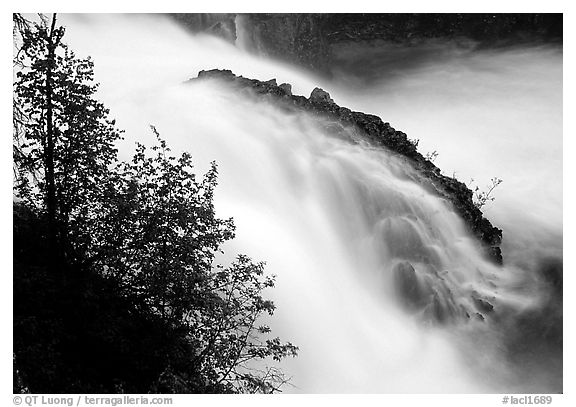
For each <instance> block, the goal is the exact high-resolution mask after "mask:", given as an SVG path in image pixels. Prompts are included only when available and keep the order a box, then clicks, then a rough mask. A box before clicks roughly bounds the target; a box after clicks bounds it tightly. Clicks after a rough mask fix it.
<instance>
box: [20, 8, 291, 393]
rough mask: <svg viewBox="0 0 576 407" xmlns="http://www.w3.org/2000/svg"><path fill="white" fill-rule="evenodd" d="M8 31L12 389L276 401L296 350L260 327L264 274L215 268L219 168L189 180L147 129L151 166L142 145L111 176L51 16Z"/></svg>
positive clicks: (106, 136) (181, 162) (89, 71)
mask: <svg viewBox="0 0 576 407" xmlns="http://www.w3.org/2000/svg"><path fill="white" fill-rule="evenodd" d="M14 23H15V33H16V34H18V35H15V37H18V38H17V41H18V42H19V44H18V47H17V48H18V49H17V51H16V52H15V63H14V66H15V70H16V79H15V82H14V112H15V115H14V168H15V172H14V175H15V177H14V190H15V200H16V201H17V202H16V204H15V208H14V219H15V221H14V239H15V245H14V246H15V256H14V258H15V261H14V275H15V316H14V326H15V350H14V369H15V375H16V376H15V377H17V379H18V383H19V384H18V386H16V387H15V389H16V390H17V391H20V390H22V389H24V388H28V386H30V389H32V391H34V390H35V389H36V391H38V390H40V391H42V392H52V391H80V392H86V391H88V392H102V391H105V392H111V391H123V390H122V389H130V390H132V391H134V390H139V391H157V392H265V393H269V392H276V391H279V390H280V386H281V385H283V384H284V383H286V381H287V378H286V377H285V376H284V374H283V373H282V371H281V370H280V369H278V367H277V366H275V362H278V361H280V360H281V359H283V358H285V357H287V356H295V355H296V352H297V347H295V346H294V345H292V344H290V343H283V342H281V341H280V339H279V338H273V337H270V336H269V335H270V333H271V332H270V328H269V327H268V326H266V325H263V324H262V323H261V322H260V320H261V317H262V316H264V315H265V314H268V315H272V314H273V313H274V304H273V303H272V302H271V301H269V300H266V299H264V298H263V291H264V290H265V289H267V288H270V287H272V286H273V285H274V278H273V277H266V276H264V272H263V271H264V266H263V264H262V263H254V262H252V261H251V260H250V259H249V258H248V257H246V256H238V258H237V260H236V261H235V262H233V263H232V264H231V265H229V266H227V267H225V266H222V265H219V264H216V262H215V260H216V255H217V254H218V252H220V251H221V246H222V244H223V243H224V242H225V241H227V240H229V239H232V238H233V237H234V224H233V221H232V219H225V220H222V219H219V218H217V216H216V214H215V210H214V203H213V199H214V188H215V187H216V184H217V168H216V164H215V163H212V166H211V168H210V170H209V171H208V172H207V174H205V175H204V177H202V179H200V180H198V179H197V178H196V176H195V174H194V172H193V171H192V170H193V167H192V160H191V156H190V154H188V153H184V154H182V155H181V156H180V157H179V158H176V157H173V156H171V155H170V150H169V148H168V147H167V145H166V143H165V142H164V141H163V140H161V139H160V137H159V135H158V133H157V132H156V129H155V128H152V129H153V131H154V133H155V134H156V137H157V140H158V145H155V146H153V147H152V151H153V153H154V154H153V155H152V156H150V155H149V154H148V150H147V149H146V147H145V146H143V145H140V144H139V145H138V146H137V149H136V154H135V156H134V158H133V160H132V161H131V162H128V163H119V162H118V159H117V150H116V148H115V142H116V141H118V140H119V139H120V137H121V133H120V132H119V131H118V130H117V129H116V128H115V124H114V121H113V120H110V119H109V118H108V113H109V112H108V109H106V108H105V107H104V105H103V104H102V103H100V102H98V101H97V100H96V99H95V98H94V95H95V92H96V89H97V84H95V83H94V81H93V63H92V61H91V60H90V59H89V58H88V59H78V58H76V57H75V55H74V53H73V52H71V51H70V50H69V49H68V47H67V46H66V45H65V44H64V43H63V42H62V37H63V35H64V28H63V27H60V26H57V24H56V15H55V14H54V15H53V16H52V18H51V19H50V20H49V19H47V18H45V17H43V16H41V21H40V22H39V23H33V22H30V21H27V20H26V19H24V18H23V17H22V16H20V15H14ZM15 39H16V38H15ZM20 41H21V42H20ZM31 253H36V254H38V256H31ZM56 268H58V269H59V270H60V273H54V270H55V269H56ZM62 277H63V278H62ZM31 293H41V295H39V296H32V294H31ZM39 333H40V334H39ZM43 335H44V336H43ZM140 339H142V340H145V343H146V344H150V348H145V347H144V345H142V344H140V343H139V341H140ZM86 343H87V344H90V349H86V348H85V345H84V344H86ZM143 354H145V355H146V354H149V355H150V356H149V358H148V359H146V356H144V360H142V359H143V357H142V355H143ZM118 358H122V359H123V360H124V362H125V363H123V364H118V363H117V362H115V361H116V360H117V359H118ZM268 359H272V361H273V363H272V366H269V363H268V362H267V360H268ZM112 365H113V366H114V368H113V369H112V368H111V366H112ZM126 366H130V368H127V367H126Z"/></svg>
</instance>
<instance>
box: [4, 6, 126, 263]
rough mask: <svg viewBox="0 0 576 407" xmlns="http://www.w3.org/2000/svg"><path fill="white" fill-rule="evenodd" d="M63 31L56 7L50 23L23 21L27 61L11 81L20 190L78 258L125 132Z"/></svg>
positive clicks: (61, 247)
mask: <svg viewBox="0 0 576 407" xmlns="http://www.w3.org/2000/svg"><path fill="white" fill-rule="evenodd" d="M63 35H64V27H60V26H57V25H56V14H54V15H53V17H52V19H51V22H50V23H49V24H48V20H47V19H42V22H40V23H31V24H26V25H23V26H22V31H21V36H22V45H21V48H20V51H19V52H20V55H19V57H18V58H19V60H20V61H21V62H22V64H23V66H22V68H21V69H20V70H18V72H17V74H16V76H17V79H16V82H15V86H14V95H15V96H14V97H15V102H14V103H15V105H16V106H18V110H19V111H20V112H21V120H20V122H19V123H18V131H17V132H15V136H16V137H17V138H18V148H17V151H18V154H15V156H14V160H15V163H16V166H17V167H18V169H19V171H18V172H17V173H16V180H15V189H16V192H17V194H18V196H19V198H21V199H24V200H26V201H27V202H29V203H30V204H32V205H33V206H35V207H36V208H38V209H40V210H42V211H43V212H45V214H46V217H47V222H48V235H49V239H48V241H49V242H51V243H52V244H54V249H56V250H57V251H58V252H59V254H61V255H66V256H68V257H69V258H70V259H74V260H77V253H78V252H81V251H82V250H84V249H85V248H86V247H87V246H89V245H90V236H89V234H87V233H86V231H87V230H88V229H89V228H88V227H87V223H88V222H90V221H91V219H92V217H93V214H94V213H97V211H98V210H99V209H98V207H99V204H98V202H99V201H100V196H101V195H102V188H103V187H104V186H105V185H106V184H107V178H108V175H109V171H108V167H109V166H110V165H111V164H112V163H113V162H115V161H116V149H115V147H114V142H115V141H117V140H118V139H119V138H120V132H119V131H118V130H116V129H115V127H114V121H113V120H110V119H108V109H106V108H105V107H104V105H103V104H102V103H100V102H98V101H97V100H96V99H95V98H94V93H95V92H96V89H97V85H96V84H95V83H94V82H93V63H92V61H91V60H90V59H89V58H88V59H78V58H76V57H75V55H74V53H73V52H72V51H70V50H69V49H68V47H67V46H66V45H65V44H63V43H62V37H63ZM72 248H74V249H76V250H72Z"/></svg>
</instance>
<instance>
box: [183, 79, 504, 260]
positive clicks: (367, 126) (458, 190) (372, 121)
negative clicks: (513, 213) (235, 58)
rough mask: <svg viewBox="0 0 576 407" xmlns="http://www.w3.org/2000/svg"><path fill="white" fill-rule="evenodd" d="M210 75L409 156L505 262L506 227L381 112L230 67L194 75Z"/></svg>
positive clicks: (492, 256)
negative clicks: (249, 75) (353, 106)
mask: <svg viewBox="0 0 576 407" xmlns="http://www.w3.org/2000/svg"><path fill="white" fill-rule="evenodd" d="M207 78H213V79H217V80H220V81H224V82H227V83H229V84H231V85H233V86H235V87H238V88H248V89H251V91H253V92H254V93H256V94H259V95H269V97H272V98H274V99H276V101H277V102H278V103H281V104H284V105H285V106H289V107H291V108H295V109H298V110H302V111H306V112H309V113H312V114H315V115H318V116H325V117H327V118H329V119H332V120H336V121H339V122H340V123H342V124H343V125H350V126H353V127H355V128H356V129H357V130H359V133H360V134H363V136H364V137H365V139H366V140H368V141H370V142H371V143H373V144H374V145H376V146H380V147H384V148H386V149H388V150H390V151H392V152H394V153H396V154H398V155H400V156H403V157H405V159H406V160H407V161H409V162H410V164H411V165H412V166H413V167H414V168H415V169H416V170H417V171H418V173H419V174H420V175H421V176H422V180H423V182H425V184H426V185H427V186H428V187H429V189H430V190H431V191H432V192H434V193H436V194H437V195H439V196H440V197H442V198H444V199H446V200H447V201H449V202H450V203H451V204H452V205H453V207H454V209H455V211H456V212H457V213H458V214H459V215H460V216H461V217H462V219H463V220H464V221H465V222H466V224H467V225H468V227H469V229H470V231H471V232H472V234H473V235H475V236H476V237H477V238H478V240H479V241H480V242H481V244H482V245H483V247H484V248H485V251H486V255H487V257H488V258H490V259H492V260H493V261H494V262H495V263H497V264H502V253H501V250H500V244H501V242H502V230H500V229H498V228H496V227H494V226H492V224H491V223H490V221H489V220H488V219H486V218H484V216H483V215H482V212H481V211H480V209H478V208H477V207H476V206H475V205H474V203H473V201H472V197H473V192H472V191H471V190H470V189H468V187H467V186H466V185H465V184H464V183H462V182H460V181H458V180H457V179H455V178H452V177H447V176H445V175H443V174H441V172H440V169H439V168H438V167H436V166H435V165H434V164H433V163H432V162H431V161H429V160H427V159H426V158H425V157H424V156H422V154H420V153H419V152H418V151H417V149H416V146H415V144H414V143H413V142H411V141H410V140H409V139H408V137H407V136H406V134H405V133H403V132H401V131H398V130H395V129H394V128H392V127H391V126H390V124H389V123H385V122H383V121H382V120H381V119H380V118H379V117H377V116H374V115H370V114H365V113H361V112H354V111H352V110H350V109H348V108H345V107H340V106H338V105H337V104H336V103H335V102H334V101H333V100H332V98H331V97H330V95H329V94H328V92H326V91H324V90H322V89H319V88H316V89H314V91H313V92H312V94H311V95H310V98H306V97H304V96H296V95H292V92H291V87H290V86H289V85H287V84H282V85H280V86H277V85H276V81H275V80H270V81H267V82H261V81H259V80H256V79H248V78H244V77H242V76H236V75H234V74H233V73H232V72H231V71H229V70H218V69H214V70H210V71H200V72H199V73H198V78H194V79H191V81H194V80H202V79H207Z"/></svg>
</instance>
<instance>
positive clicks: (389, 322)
mask: <svg viewBox="0 0 576 407" xmlns="http://www.w3.org/2000/svg"><path fill="white" fill-rule="evenodd" d="M61 18H62V21H63V22H64V24H65V25H66V26H67V27H68V31H67V34H66V37H65V39H66V41H67V42H68V43H69V44H70V45H71V47H72V48H73V49H74V50H75V51H76V52H77V53H78V54H79V55H81V56H84V55H91V56H92V57H93V58H94V61H95V73H96V79H97V80H98V81H99V82H100V83H101V86H100V89H99V96H100V98H101V99H102V100H103V101H104V103H105V104H106V105H107V106H108V107H110V109H111V115H112V116H113V117H114V118H116V119H117V124H118V126H119V127H120V128H123V129H125V130H126V133H125V136H126V140H125V141H124V142H123V144H122V146H121V149H120V155H121V157H122V158H124V159H127V158H129V157H130V156H131V154H132V152H133V146H134V142H135V141H140V142H143V143H151V142H152V141H153V135H152V134H151V133H150V132H149V130H148V125H149V124H154V125H155V126H156V127H157V129H158V130H159V132H160V133H161V135H162V137H163V138H165V139H166V140H167V142H168V144H169V145H170V146H171V147H172V149H173V150H174V151H175V152H179V151H189V152H190V153H191V154H192V155H193V157H194V162H195V163H196V168H197V170H198V172H205V171H206V170H207V168H208V165H209V163H210V162H211V161H212V160H215V161H216V162H217V163H218V165H219V174H220V175H219V185H218V188H217V191H216V210H217V214H218V215H219V216H220V217H222V218H226V217H229V216H231V217H234V219H235V223H236V226H237V237H236V239H235V240H234V241H232V242H230V243H229V244H227V245H226V246H225V253H226V254H225V257H224V258H222V259H221V260H222V261H229V260H230V259H231V258H233V257H234V256H235V255H236V254H237V253H245V254H247V255H249V256H251V257H252V258H254V259H255V260H263V261H266V263H267V267H266V270H267V272H268V273H270V274H275V275H277V283H276V288H275V289H274V290H273V291H271V292H270V293H269V295H270V296H271V297H272V298H273V299H274V300H275V302H276V305H277V312H276V315H275V318H274V319H273V320H271V321H270V325H271V326H272V328H273V332H275V333H277V334H278V335H280V336H281V337H282V338H283V339H285V340H290V341H291V342H293V343H295V344H296V345H298V346H299V347H300V354H299V356H298V357H297V358H295V359H293V360H288V361H286V362H285V363H283V364H282V368H283V370H285V371H286V372H287V374H288V375H290V376H292V377H293V379H292V384H293V387H287V388H286V389H285V390H286V391H293V392H308V393H310V392H324V393H328V392H330V393H334V392H338V393H340V392H362V393H370V392H395V393H412V392H419V393H444V392H470V393H481V392H498V391H512V390H516V389H521V390H524V391H529V390H530V388H528V387H526V386H527V385H523V384H522V383H519V382H518V379H517V378H516V377H515V374H514V371H513V369H512V368H511V367H510V366H509V365H508V364H507V362H506V361H505V360H504V359H503V357H502V354H501V345H500V341H501V340H502V338H501V336H502V334H501V333H500V332H499V331H498V329H499V328H498V325H497V324H495V323H494V322H492V321H491V319H490V317H489V316H488V317H487V318H486V319H485V320H484V321H483V320H482V319H481V318H480V317H476V316H475V313H476V312H477V311H478V310H477V306H476V305H475V304H474V300H473V297H479V298H484V299H489V300H490V301H491V303H492V304H493V305H494V306H495V308H496V309H497V310H498V309H502V310H512V311H514V312H520V311H521V310H525V309H530V308H537V307H538V306H539V302H540V301H541V298H540V296H539V291H538V289H537V288H535V289H534V290H528V291H522V290H520V291H519V290H515V289H514V288H515V287H516V285H518V284H519V282H522V281H523V280H522V279H523V277H522V273H523V271H522V269H521V268H520V267H516V266H510V267H506V268H500V267H497V266H495V265H493V264H491V263H490V262H488V261H487V260H486V259H484V258H483V256H482V255H481V251H480V250H479V248H478V245H477V243H476V242H475V241H474V239H472V238H471V237H470V236H469V234H468V233H467V231H466V228H465V225H464V224H463V222H462V221H461V220H460V219H459V218H458V216H457V215H456V214H455V213H454V212H453V211H452V210H451V208H450V207H449V205H448V204H447V203H446V202H444V201H442V200H441V199H439V198H438V197H436V196H435V195H433V194H431V193H430V192H429V191H427V190H426V189H425V188H424V187H423V186H422V185H421V184H420V183H419V182H417V181H416V179H417V174H415V173H414V171H413V170H412V169H411V167H410V166H409V165H407V164H406V163H405V162H404V161H403V160H402V159H400V158H398V157H395V156H393V155H392V154H389V153H387V152H385V151H382V150H377V149H374V148H372V147H370V146H369V145H367V144H365V143H362V142H359V143H351V142H350V140H349V139H350V138H354V137H355V135H354V134H352V130H350V129H342V128H340V129H339V130H338V131H336V132H335V131H334V123H328V122H325V121H323V120H319V119H317V118H313V117H310V116H308V115H306V114H294V113H291V114H287V113H286V112H285V111H284V110H282V109H279V108H277V107H276V106H274V105H272V104H270V103H269V102H267V101H263V100H257V99H254V98H251V97H249V96H246V95H243V94H238V92H235V91H234V90H232V89H230V88H228V87H226V86H224V85H222V84H219V83H217V82H200V83H195V84H193V85H190V84H187V85H183V82H184V81H185V80H186V79H188V78H190V77H194V76H196V74H197V72H198V71H200V70H202V69H212V68H223V69H224V68H225V69H231V70H232V71H233V72H234V73H235V74H238V75H244V76H246V77H250V78H257V79H260V80H268V79H271V78H276V79H277V80H278V83H281V82H288V83H291V84H292V85H293V92H294V93H295V94H303V95H308V94H309V93H310V91H311V90H312V89H313V88H314V87H315V86H318V85H321V86H323V87H325V88H327V89H328V90H332V89H331V88H329V86H331V83H330V81H329V80H327V79H323V78H320V77H317V76H314V75H311V74H309V73H305V72H303V71H301V70H298V69H296V68H293V67H290V66H287V65H285V64H281V63H279V62H275V61H270V60H267V59H265V58H262V57H258V56H254V55H252V54H249V53H247V52H245V51H243V50H242V49H240V48H239V47H234V46H233V45H232V44H229V43H226V42H224V41H221V40H219V39H216V38H213V37H210V36H205V35H196V36H192V35H189V34H187V33H186V32H185V31H184V30H182V29H181V28H179V27H177V26H176V25H174V24H173V23H171V22H170V21H169V20H167V19H164V18H159V17H148V16H130V17H126V16H106V15H98V16H61ZM95 38H97V39H98V40H97V41H95V40H94V39H95ZM438 69H440V68H438ZM432 76H433V75H432ZM417 77H418V78H420V79H422V78H426V76H422V75H419V76H417ZM405 80H408V79H405ZM398 83H399V84H398V85H397V86H398V87H399V86H400V85H401V84H402V81H401V80H400V81H399V82H398ZM410 83H412V82H410ZM424 84H428V86H429V82H426V81H425V82H424ZM332 85H333V87H334V92H332V95H333V97H334V98H335V99H336V102H338V103H339V104H341V105H343V106H347V107H350V108H353V109H355V110H366V111H368V112H370V113H377V114H379V115H381V116H383V118H384V120H385V121H391V122H392V124H393V125H396V123H394V121H393V120H391V119H390V118H389V117H388V116H387V115H388V114H389V115H391V116H392V117H393V118H396V119H397V120H398V122H400V123H401V124H402V127H401V126H400V123H399V124H398V125H397V127H398V128H399V129H401V130H407V128H408V127H409V125H408V123H410V122H414V123H417V122H418V119H417V118H414V119H413V120H412V121H411V119H410V118H409V116H410V115H409V113H404V114H403V113H401V112H403V111H404V112H411V110H410V107H409V106H407V102H406V99H404V102H403V103H398V106H399V107H398V108H393V107H392V106H394V103H391V101H394V100H399V99H400V96H401V95H402V94H403V93H402V92H403V91H404V90H403V89H398V87H394V86H396V85H390V84H389V83H384V84H383V85H382V86H381V87H380V89H382V90H388V91H390V94H391V95H393V96H392V97H391V98H389V99H386V98H385V97H383V96H382V94H377V95H373V94H370V93H368V94H366V95H365V97H364V99H363V98H362V95H361V94H359V93H353V92H350V90H349V89H348V90H347V88H346V86H343V85H338V84H336V83H332ZM422 86H424V85H422ZM407 88H410V87H409V86H408V87H407ZM390 89H392V90H390ZM423 89H428V88H425V87H424V88H423ZM407 94H408V95H409V94H410V93H407ZM422 94H426V95H428V96H429V93H426V92H423V93H422ZM394 95H395V96H394ZM399 95H400V96H399ZM404 95H406V93H405V94H404ZM405 97H406V96H405ZM395 98H396V99H395ZM431 105H433V106H435V104H434V103H432V104H431ZM480 105H482V104H480ZM451 107H452V105H450V104H448V105H444V106H443V108H444V109H446V110H448V109H450V108H451ZM370 108H371V109H370ZM441 108H442V105H441V107H439V108H438V107H437V109H441ZM551 114H552V113H551ZM425 117H426V116H425ZM552 119H555V117H552ZM552 119H551V121H553V120H552ZM442 120H444V121H447V118H446V117H442ZM404 125H406V127H403V126H404ZM470 126H471V127H472V125H470ZM415 127H416V128H415V130H414V132H415V134H416V135H417V136H419V135H421V137H420V138H421V139H422V140H424V139H425V129H424V128H422V127H420V128H419V127H418V126H417V125H415ZM408 134H409V137H411V138H417V137H415V136H414V135H412V134H410V133H408ZM434 134H438V131H436V132H435V133H434ZM442 134H443V133H442ZM435 140H436V141H441V140H442V138H441V137H436V138H435ZM448 145H449V143H448V142H447V141H445V142H444V144H442V143H439V147H438V149H439V150H440V153H442V149H441V148H444V146H448ZM452 148H453V149H454V150H450V151H451V152H450V154H457V153H456V152H453V151H456V150H457V148H456V147H453V146H452ZM463 148H466V146H464V147H463ZM554 151H556V150H553V152H552V153H550V154H551V155H552V156H553V157H555V155H554ZM446 164H447V165H448V164H451V165H452V166H451V165H448V168H453V166H458V165H460V164H459V161H458V160H453V161H452V162H447V163H446ZM440 166H441V167H442V163H441V165H440ZM470 167H473V166H466V171H470V172H472V173H473V172H474V169H473V168H472V169H471V168H470ZM459 168H460V167H459ZM554 168H555V167H554ZM497 169H501V168H497ZM463 171H464V170H463ZM481 174H484V173H483V172H481ZM467 175H468V174H467ZM495 175H499V176H502V177H503V178H505V175H504V174H495ZM560 176H561V172H560ZM556 193H557V191H556V190H552V191H551V194H552V195H554V194H556ZM506 202H508V201H506ZM541 204H542V205H548V209H549V210H551V211H553V212H554V213H557V211H558V207H557V206H550V205H549V202H543V203H541ZM502 208H504V209H499V210H500V211H501V212H498V211H495V213H499V214H500V215H499V216H498V217H497V218H498V219H499V220H506V219H507V218H506V216H505V211H506V210H508V211H512V210H511V208H510V207H508V206H507V205H503V206H502ZM516 208H517V207H516ZM560 214H561V206H560ZM560 218H561V216H560ZM497 224H498V223H497ZM531 224H533V223H531ZM548 226H549V227H550V229H551V230H553V234H554V233H555V235H554V236H556V235H557V234H558V224H557V222H556V221H555V222H552V223H551V224H548ZM510 229H511V230H512V229H513V227H512V226H510ZM560 236H561V227H560ZM527 244H529V242H528V243H527ZM555 249H557V248H555ZM505 256H506V254H505ZM406 262H408V263H409V264H410V265H411V266H412V267H414V269H415V273H416V276H417V281H418V282H419V283H420V284H422V286H423V287H424V288H423V290H424V291H425V292H426V293H427V294H426V295H427V296H428V297H427V298H429V300H427V301H428V302H426V304H425V305H424V306H422V307H416V308H414V307H409V306H408V307H407V306H405V305H404V306H403V305H402V304H403V301H405V298H403V297H404V296H403V295H400V294H401V293H399V288H398V287H399V284H400V285H401V283H398V280H397V277H396V275H397V273H398V271H397V270H398V267H403V266H398V265H399V264H406ZM395 270H396V271H395ZM475 307H476V308H475ZM438 309H440V311H438ZM438 312H441V313H442V315H444V317H443V318H439V317H438V315H437V313H438ZM467 313H468V315H469V316H470V318H468V317H467V316H466V314H467ZM532 384H533V383H532Z"/></svg>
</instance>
